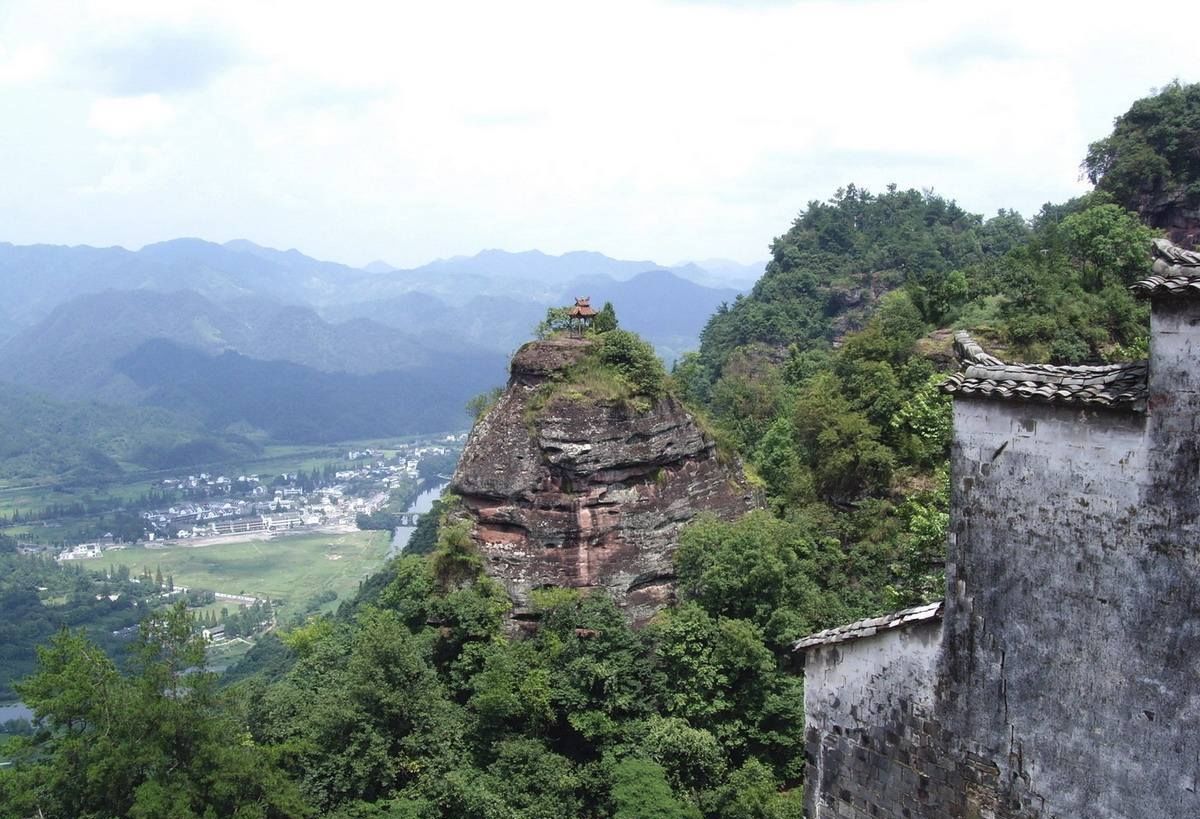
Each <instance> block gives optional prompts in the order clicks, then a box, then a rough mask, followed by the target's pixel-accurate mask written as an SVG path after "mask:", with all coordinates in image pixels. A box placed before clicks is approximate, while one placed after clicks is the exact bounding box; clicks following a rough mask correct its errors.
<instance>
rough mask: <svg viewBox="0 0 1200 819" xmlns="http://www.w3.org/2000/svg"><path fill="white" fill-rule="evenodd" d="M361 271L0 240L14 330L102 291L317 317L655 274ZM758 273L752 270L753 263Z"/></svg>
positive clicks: (469, 265)
mask: <svg viewBox="0 0 1200 819" xmlns="http://www.w3.org/2000/svg"><path fill="white" fill-rule="evenodd" d="M720 264H723V265H728V264H735V263H724V262H721V263H720ZM369 267H371V270H366V269H360V268H355V267H351V266H349V265H344V264H339V263H337V262H329V261H323V260H320V259H314V258H312V257H310V256H307V255H305V254H304V253H301V252H300V251H298V250H295V249H291V250H286V251H281V250H276V249H273V248H268V247H263V246H261V245H258V244H255V243H254V242H250V241H248V240H245V239H235V240H233V241H230V242H226V243H225V244H224V245H221V244H217V243H215V242H208V241H205V240H203V239H194V238H181V239H172V240H169V241H165V242H158V243H155V244H151V245H147V246H146V247H144V248H142V249H140V250H137V251H131V250H126V249H124V248H121V247H108V248H94V247H89V246H86V245H78V246H73V247H67V246H62V245H12V244H9V243H0V280H2V281H3V282H4V283H5V286H6V288H7V293H8V299H7V302H8V304H7V313H8V314H9V316H10V319H11V320H12V321H14V322H16V323H18V324H20V325H21V326H30V325H32V324H34V323H35V322H36V321H38V320H40V319H41V318H43V317H45V316H46V315H48V314H49V312H50V311H51V310H52V309H53V308H54V307H55V306H57V305H58V304H61V303H62V302H63V301H66V300H68V299H69V298H72V297H74V296H78V295H81V294H85V293H96V292H101V291H104V290H157V291H177V290H194V291H196V292H198V293H200V294H201V295H203V296H205V297H206V298H209V299H212V300H214V301H218V302H223V301H227V300H231V299H237V298H244V297H248V296H256V297H259V298H268V299H271V300H273V301H279V302H283V303H290V304H303V305H306V306H309V307H313V308H314V309H318V310H321V309H324V308H329V307H332V306H334V305H347V304H354V303H360V302H370V301H376V300H380V299H386V298H391V297H395V296H399V295H403V294H405V293H409V292H413V291H421V292H427V293H430V294H434V295H438V296H439V298H441V299H442V300H444V301H447V302H451V303H459V304H461V303H465V302H466V301H468V300H469V299H470V298H472V297H474V296H477V295H505V294H511V293H513V292H516V291H518V290H519V292H522V293H523V294H525V295H528V296H531V297H533V298H534V299H535V300H541V301H544V302H547V303H549V302H550V301H553V300H554V299H557V298H559V297H560V296H561V294H562V288H563V286H564V285H565V284H566V283H567V282H569V281H571V280H573V279H575V278H578V277H591V276H600V275H605V276H609V277H611V278H613V279H615V280H618V281H625V280H628V279H631V278H633V277H634V276H636V275H638V274H639V273H644V272H646V271H648V270H656V269H664V266H663V265H659V264H656V263H654V262H651V261H627V260H620V259H613V258H610V257H608V256H605V255H604V254H601V253H596V252H593V251H573V252H569V253H565V254H562V255H561V256H552V255H548V254H545V253H542V252H541V251H537V250H531V251H524V252H520V253H510V252H507V251H502V250H485V251H483V252H481V253H478V254H476V255H474V256H456V257H452V258H450V259H439V260H437V261H434V262H430V263H429V264H426V265H422V266H419V267H414V268H409V269H403V270H402V269H396V268H392V267H391V266H389V265H387V264H386V263H382V262H378V263H372V265H370V266H369ZM751 267H753V266H751ZM758 268H759V269H760V270H761V265H759V266H758ZM670 269H673V270H674V272H675V273H676V274H677V275H679V276H680V277H681V278H684V279H687V280H689V281H693V282H697V283H700V284H702V285H703V286H712V284H713V283H714V282H715V281H719V280H721V278H722V276H723V275H724V273H723V272H722V271H718V270H706V269H703V268H702V267H700V266H697V265H695V264H693V263H685V264H681V265H678V266H676V267H675V268H670ZM723 270H733V268H729V267H728V266H726V268H723ZM742 273H744V271H742ZM742 273H737V272H736V271H734V272H733V273H730V279H731V280H732V281H736V282H737V283H738V284H737V286H739V289H740V287H741V286H742V285H744V284H745V283H746V282H745V277H744V276H743V275H742Z"/></svg>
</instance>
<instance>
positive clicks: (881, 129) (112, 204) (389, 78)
mask: <svg viewBox="0 0 1200 819" xmlns="http://www.w3.org/2000/svg"><path fill="white" fill-rule="evenodd" d="M1193 1H1194V0H1193ZM1104 5H1105V4H1104V3H1088V4H1083V3H1076V2H1054V0H1040V1H1039V2H1028V3H1027V2H1019V1H1018V0H1006V2H995V3H994V2H972V3H964V2H962V0H953V2H940V1H934V2H890V1H889V0H877V1H876V2H871V0H844V1H843V2H783V0H760V1H759V2H733V1H732V0H730V1H728V2H721V0H693V1H692V2H685V0H663V2H653V1H652V0H645V1H644V2H626V1H625V0H605V2H594V0H592V2H580V3H576V2H571V0H552V2H522V0H509V2H503V3H500V2H495V0H486V1H485V2H456V1H455V0H437V2H423V3H416V2H409V1H408V0H400V1H399V2H392V3H381V2H355V1H354V0H339V2H338V3H336V4H332V3H306V2H298V1H297V0H287V2H267V1H263V2H259V1H258V0H237V1H236V2H223V0H203V2H192V1H191V0H170V2H163V0H107V1H106V2H85V1H82V0H80V1H79V2H71V3H60V2H54V0H29V2H13V1H12V0H0V116H2V122H3V127H2V128H0V180H3V181H2V183H0V241H8V242H12V243H15V244H31V243H38V242H45V243H53V244H91V245H104V246H106V245H122V246H125V247H128V248H131V249H134V248H137V247H140V246H142V245H144V244H147V243H150V242H155V241H161V240H165V239H170V238H175V237H180V236H199V237H201V238H205V239H210V240H213V241H226V240H229V239H234V238H248V239H251V240H253V241H256V242H258V243H260V244H264V245H269V246H272V247H279V248H283V249H286V248H291V247H296V248H299V249H300V250H302V251H303V252H305V253H308V254H309V255H313V256H317V257H320V258H327V259H332V260H335V261H341V262H345V263H349V264H354V265H361V264H365V263H367V262H368V261H371V260H374V259H383V260H386V261H388V262H389V263H391V264H393V265H397V266H415V265H419V264H422V263H424V262H427V261H430V260H432V259H434V258H439V257H447V256H453V255H460V254H473V253H475V252H477V251H479V250H482V249H485V248H501V249H506V250H512V251H519V250H528V249H534V248H536V249H540V250H542V251H545V252H547V253H563V252H566V251H570V250H598V251H601V252H604V253H607V254H608V255H610V256H616V257H619V258H628V259H652V260H654V261H657V262H660V263H665V264H670V263H674V262H678V261H681V260H685V259H706V258H713V257H719V258H728V259H735V260H739V261H742V262H750V261H755V260H761V259H764V258H766V257H767V255H768V248H769V246H770V242H771V240H772V238H773V237H775V236H778V235H780V234H781V233H783V232H784V231H786V230H787V228H788V226H789V225H790V223H791V221H792V220H793V219H794V218H795V217H796V215H797V214H798V213H799V212H800V211H801V210H802V209H803V208H804V206H805V205H806V203H808V202H810V201H812V200H824V199H828V198H829V197H830V196H832V195H833V194H834V193H835V192H836V190H837V189H838V188H839V187H842V186H844V185H846V184H848V183H854V184H856V185H858V186H860V187H866V188H868V189H871V190H882V189H883V188H884V186H886V185H887V184H889V183H895V184H897V185H899V186H900V187H902V188H908V187H915V188H920V189H932V190H934V191H935V192H937V193H939V194H941V195H943V196H947V197H949V198H953V199H955V200H957V201H958V203H959V204H960V205H962V206H963V207H965V208H966V209H968V210H971V211H973V212H977V213H982V214H985V215H991V214H994V213H995V212H996V210H997V209H999V208H1015V209H1017V210H1019V211H1020V212H1021V213H1023V214H1025V215H1027V216H1028V215H1031V214H1033V213H1034V212H1036V211H1037V210H1038V208H1040V207H1041V205H1042V204H1043V203H1045V202H1049V201H1054V202H1057V201H1062V200H1065V199H1067V198H1070V197H1072V196H1075V195H1078V194H1079V193H1081V192H1083V191H1086V190H1087V189H1088V185H1087V183H1086V181H1085V180H1083V179H1081V176H1080V170H1079V164H1080V161H1081V160H1082V158H1083V156H1084V153H1085V152H1086V149H1087V145H1088V143H1089V142H1091V141H1094V140H1096V139H1099V138H1101V137H1103V136H1105V135H1106V134H1107V133H1108V132H1109V130H1110V129H1111V125H1112V120H1113V118H1114V117H1116V116H1118V115H1119V114H1121V113H1122V112H1124V111H1125V110H1127V109H1128V107H1129V105H1130V104H1131V103H1132V102H1133V101H1134V100H1135V99H1137V98H1139V97H1142V96H1145V95H1147V94H1148V93H1150V92H1151V91H1152V90H1153V89H1154V88H1156V87H1160V86H1162V85H1164V84H1165V83H1167V82H1169V81H1171V80H1172V79H1175V78H1178V79H1180V80H1182V81H1184V82H1197V81H1200V49H1198V48H1191V47H1180V46H1179V45H1178V43H1177V42H1175V41H1174V40H1173V38H1170V37H1168V36H1166V34H1167V33H1169V29H1166V28H1164V26H1162V25H1159V24H1156V23H1154V21H1153V20H1151V19H1149V18H1148V17H1145V16H1138V15H1133V14H1131V13H1130V12H1129V10H1128V8H1126V7H1122V8H1125V10H1124V11H1118V7H1116V6H1115V4H1114V13H1111V14H1107V13H1103V9H1104ZM1152 16H1153V18H1154V20H1165V21H1176V22H1179V21H1184V20H1189V19H1192V18H1193V17H1194V6H1193V5H1192V2H1172V1H1171V0H1159V1H1158V2H1156V3H1154V4H1153V7H1152ZM1185 41H1186V37H1185Z"/></svg>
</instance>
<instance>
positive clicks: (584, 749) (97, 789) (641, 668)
mask: <svg viewBox="0 0 1200 819" xmlns="http://www.w3.org/2000/svg"><path fill="white" fill-rule="evenodd" d="M1192 181H1194V180H1192ZM1188 184H1191V182H1190V181H1189V183H1188ZM1150 235H1151V231H1150V230H1149V229H1147V228H1146V227H1145V226H1143V225H1142V224H1141V222H1140V221H1139V220H1138V218H1137V216H1136V215H1135V214H1133V213H1131V212H1130V211H1128V210H1126V209H1125V208H1124V207H1123V206H1122V204H1121V203H1119V202H1114V201H1112V198H1111V196H1110V195H1109V194H1107V193H1106V192H1104V191H1100V192H1097V193H1094V194H1091V195H1088V196H1085V197H1081V198H1080V199H1077V200H1074V201H1071V202H1068V203H1065V204H1062V205H1054V206H1049V205H1048V206H1046V207H1044V208H1043V209H1042V210H1041V212H1039V213H1038V214H1037V215H1036V216H1035V217H1034V218H1033V219H1031V220H1029V221H1028V222H1026V221H1025V220H1024V219H1022V218H1021V217H1020V216H1018V215H1017V214H1014V213H1010V212H1003V213H1001V214H998V215H997V216H996V217H994V218H992V219H988V220H984V219H982V218H981V217H978V216H975V215H972V214H969V213H966V212H964V211H962V210H961V209H960V208H958V207H956V206H955V205H954V204H953V203H952V202H950V201H948V200H945V199H943V198H941V197H937V196H934V195H932V194H930V193H922V192H917V191H900V190H888V191H887V192H885V193H883V194H879V195H873V194H870V193H868V192H866V191H862V190H858V189H853V190H852V189H849V188H847V189H846V190H844V191H842V192H840V193H839V194H838V195H837V196H835V198H834V199H833V200H832V201H831V202H828V203H812V204H810V205H809V206H808V207H807V208H806V209H805V210H804V211H803V212H802V213H801V214H800V217H799V218H798V219H797V220H796V223H795V224H794V225H793V226H792V228H791V229H790V230H789V231H788V232H787V233H786V234H784V235H783V236H782V237H780V238H779V239H777V240H776V242H775V243H774V246H773V259H772V262H771V264H770V266H769V268H768V270H767V272H766V273H765V275H764V277H763V279H762V280H761V281H760V282H759V284H758V285H757V286H756V287H755V289H754V291H753V292H752V293H751V294H750V295H749V296H747V297H745V298H744V299H742V300H740V301H738V302H736V303H734V304H733V305H731V306H730V307H728V308H727V309H725V310H722V311H720V312H718V314H717V315H715V316H714V317H713V318H712V320H711V321H710V323H709V325H708V327H707V328H706V331H705V334H704V339H703V344H702V346H701V349H700V351H699V352H698V353H697V354H696V355H694V356H691V357H688V358H686V359H684V360H683V361H682V362H681V363H680V364H679V366H678V367H676V369H675V373H674V375H675V379H676V382H677V383H676V384H675V385H674V388H675V389H678V390H681V391H683V392H685V393H687V395H688V396H690V400H691V401H692V402H693V403H694V404H695V405H696V406H697V407H703V408H705V409H706V410H707V412H708V414H709V416H710V423H711V424H712V427H713V429H714V432H715V433H716V434H718V435H720V436H722V437H723V439H724V441H725V444H726V445H727V446H729V447H732V448H734V449H735V450H736V451H737V452H740V453H741V454H742V455H743V456H744V457H745V458H746V459H747V460H748V461H749V463H750V464H751V466H752V467H753V468H754V469H755V470H756V471H757V473H758V474H759V476H760V477H761V481H762V485H763V488H764V491H765V492H766V495H767V498H768V500H769V501H770V506H771V508H770V509H769V510H763V511H757V512H753V513H751V514H749V515H747V516H746V517H744V518H742V519H741V520H739V521H737V522H734V523H726V522H722V521H717V520H713V519H705V520H701V521H699V522H698V523H696V524H695V525H693V526H692V527H691V528H690V529H689V530H687V531H686V533H685V534H684V535H683V536H682V538H681V541H680V544H679V549H678V551H677V554H676V571H677V576H678V590H677V591H678V597H679V600H678V602H677V605H675V606H673V607H672V608H670V609H668V610H667V611H665V612H663V613H662V614H661V615H659V616H658V617H657V618H655V620H654V621H652V622H651V623H650V624H649V625H648V626H647V627H646V628H644V629H641V630H638V631H635V630H632V629H631V628H630V627H629V625H628V624H627V623H626V622H625V620H624V618H623V617H622V616H621V615H620V613H619V612H618V610H617V609H616V608H615V606H614V605H613V603H612V601H611V600H609V599H608V598H606V597H605V596H603V595H601V594H588V595H580V594H578V593H576V592H573V591H569V590H564V589H555V588H546V589H541V590H539V592H538V593H537V595H536V598H535V599H534V601H533V602H534V606H535V608H536V614H537V618H538V619H537V627H536V629H532V630H531V633H530V634H528V635H527V636H526V637H524V638H523V639H511V638H510V637H508V636H506V635H505V633H504V631H503V626H502V623H503V620H504V615H505V612H506V611H507V609H508V607H509V605H510V603H509V601H508V600H507V598H506V595H504V594H503V593H502V592H501V590H500V588H499V586H498V585H497V583H496V582H495V581H494V580H492V579H491V578H489V577H488V576H487V575H486V573H484V572H483V570H482V565H483V563H482V558H481V557H480V555H479V554H478V553H477V552H476V551H475V549H474V548H473V546H472V543H471V540H470V538H469V536H468V533H467V532H466V530H465V528H463V527H462V526H456V525H454V524H452V523H451V522H450V517H449V516H447V517H446V518H445V519H443V521H442V522H441V525H439V527H438V531H437V534H436V539H435V542H436V547H435V548H434V550H433V551H432V553H431V554H429V555H410V556H403V557H400V558H398V559H395V560H393V561H391V562H390V563H389V564H388V565H387V566H386V567H385V569H384V570H383V571H382V572H381V573H379V574H378V575H376V576H375V577H373V578H370V579H369V580H367V581H366V582H364V584H363V586H362V589H361V591H360V593H359V594H358V596H357V597H356V598H355V599H354V600H352V601H348V602H346V603H345V604H343V606H342V607H341V608H340V609H339V611H338V613H337V614H336V615H335V616H331V617H318V618H314V619H313V620H311V621H309V622H307V623H305V624H304V625H302V626H298V627H296V628H294V629H291V630H290V631H288V632H286V633H285V634H283V635H282V637H281V640H282V643H281V644H279V643H272V644H271V646H270V648H269V650H268V649H264V651H263V653H262V655H261V656H255V654H252V655H251V658H250V662H249V665H250V666H253V667H257V668H258V669H260V671H259V673H257V674H248V675H246V676H243V677H242V678H241V679H239V681H238V682H236V683H235V684H234V685H232V686H230V687H228V688H227V689H225V690H224V691H221V692H217V691H215V690H214V689H213V687H212V685H211V679H210V678H209V677H208V676H207V675H203V674H197V675H193V676H194V679H193V678H191V677H187V676H184V675H181V674H180V673H179V668H180V667H181V665H185V664H192V663H196V662H197V661H198V657H197V656H196V654H195V653H194V647H193V646H194V644H193V643H192V642H190V641H189V639H188V635H187V634H185V633H182V631H181V630H177V629H176V627H175V623H176V621H174V620H173V619H172V617H171V615H169V614H168V615H166V616H161V617H156V618H153V619H152V620H150V621H149V624H148V625H147V626H146V627H144V629H143V632H142V636H141V637H140V639H139V640H138V652H137V654H136V656H137V658H138V659H137V661H136V662H135V663H134V664H133V665H132V667H131V668H130V669H129V670H128V672H126V673H120V672H116V671H115V670H114V669H113V668H112V667H111V665H110V664H109V663H107V662H106V660H105V659H104V658H103V657H102V656H100V655H98V653H97V652H96V651H95V649H94V648H93V647H90V646H89V645H88V644H87V643H86V642H84V641H82V640H80V639H79V638H77V637H74V636H72V635H69V634H66V633H64V634H62V635H60V636H59V637H57V638H55V641H54V643H53V644H52V645H51V646H50V647H49V648H48V649H47V650H46V651H45V652H44V653H43V656H42V661H41V664H40V666H39V669H38V671H37V673H35V674H34V675H33V676H32V677H31V678H30V680H29V681H28V682H27V683H26V684H25V686H24V687H23V688H22V689H21V693H22V696H23V697H25V699H26V700H27V701H28V702H29V704H30V705H31V706H33V707H34V708H35V709H36V711H37V712H38V714H39V716H40V717H42V718H43V719H44V720H45V722H44V723H43V725H42V727H41V729H40V730H39V731H38V733H37V734H35V735H34V736H33V737H31V738H28V739H22V740H18V742H17V744H16V746H15V749H12V750H10V751H9V753H10V754H11V755H12V756H13V757H14V759H15V762H16V764H15V765H14V766H13V767H12V768H11V769H8V770H0V813H7V814H12V815H18V816H29V815H42V816H45V817H47V819H59V818H60V817H68V816H78V815H90V816H96V817H108V816H123V815H136V816H139V817H147V819H149V818H150V817H155V818H157V817H162V818H163V819H166V817H178V816H184V817H188V816H195V817H199V816H204V815H226V814H230V813H232V811H233V810H234V806H235V805H236V806H237V807H238V808H240V810H241V811H242V814H240V815H245V816H255V817H260V816H261V817H271V816H317V815H320V816H326V817H332V818H333V819H385V817H390V819H397V817H405V818H406V819H437V818H438V817H456V819H457V818H459V817H462V818H463V819H518V818H520V819H525V817H533V818H534V819H542V817H545V818H546V819H549V818H550V817H559V816H578V817H585V818H587V819H591V818H592V817H594V818H595V819H600V818H601V817H605V818H607V817H619V819H651V818H652V817H689V819H695V818H696V817H703V818H704V819H794V818H795V819H798V817H799V816H801V815H802V799H801V792H802V776H803V766H804V758H803V741H804V737H803V727H804V715H803V713H802V708H803V692H802V683H801V678H800V676H799V675H797V674H795V673H794V671H793V670H792V669H790V668H789V667H788V663H789V659H790V656H791V651H790V646H791V642H792V641H793V640H794V639H795V638H796V637H798V636H800V635H802V634H804V633H806V632H810V631H814V630H817V629H820V628H822V627H824V626H829V625H834V624H837V623H839V622H845V621H846V620H849V619H852V618H854V617H857V616H860V615H864V614H870V613H877V612H879V611H881V610H883V609H886V608H896V607H899V606H901V605H903V604H905V603H909V602H916V601H919V600H926V599H929V598H931V597H936V596H938V595H940V594H942V593H943V580H942V578H941V576H940V574H939V568H940V567H939V560H940V559H941V556H942V555H943V554H944V551H943V548H944V538H945V528H946V522H947V507H946V503H947V499H946V494H947V492H946V489H947V480H948V479H947V475H946V469H945V465H946V452H947V446H948V443H949V438H950V424H949V418H950V414H949V403H948V399H947V397H946V396H945V395H943V394H942V393H941V392H940V391H939V390H938V388H937V383H938V381H939V379H940V377H941V376H940V375H939V373H938V370H939V369H943V370H944V369H949V368H952V367H953V366H954V363H953V362H952V361H951V359H950V355H949V350H948V346H949V337H950V331H951V330H952V329H953V328H955V327H967V328H970V329H972V330H973V331H974V332H976V333H977V334H978V335H980V336H981V337H983V338H984V339H985V340H986V341H987V342H988V344H989V345H991V346H993V347H995V348H997V349H998V350H999V349H1002V350H1003V351H1004V354H1005V355H1006V356H1008V357H1011V358H1014V359H1016V358H1022V359H1026V360H1034V361H1060V360H1071V361H1088V360H1091V361H1102V360H1119V359H1122V358H1129V357H1132V358H1136V357H1140V356H1141V355H1143V354H1144V350H1145V332H1146V311H1145V309H1144V308H1143V307H1141V306H1139V305H1138V304H1136V303H1134V302H1133V301H1132V300H1131V299H1130V298H1129V295H1128V291H1127V289H1126V286H1127V284H1128V282H1130V281H1131V280H1133V279H1135V278H1136V277H1138V276H1139V275H1141V274H1142V273H1144V272H1145V269H1146V265H1147V258H1148V256H1147V243H1148V239H1149V236H1150ZM453 503H454V501H453V499H452V498H450V499H447V500H446V503H445V504H444V505H443V509H447V508H450V507H452V505H453ZM189 652H193V653H189ZM164 692H170V694H169V695H168V694H164ZM230 737H236V738H237V742H230V741H229V738H230ZM221 741H223V743H224V744H222V743H221ZM206 811H208V812H209V813H208V814H206V813H205V812H206Z"/></svg>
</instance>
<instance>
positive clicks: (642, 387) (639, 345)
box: [597, 330, 667, 398]
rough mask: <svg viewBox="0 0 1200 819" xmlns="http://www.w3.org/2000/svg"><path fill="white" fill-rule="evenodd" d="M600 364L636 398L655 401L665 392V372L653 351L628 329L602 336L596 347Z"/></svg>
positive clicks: (613, 331)
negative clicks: (626, 384)
mask: <svg viewBox="0 0 1200 819" xmlns="http://www.w3.org/2000/svg"><path fill="white" fill-rule="evenodd" d="M597 355H598V357H599V359H600V361H601V362H602V363H603V364H605V365H606V366H608V367H611V368H613V369H614V370H616V371H617V373H618V374H620V376H621V377H622V378H624V379H625V380H626V381H627V382H628V383H629V386H630V387H632V388H633V391H634V393H635V394H636V395H643V396H645V397H647V398H658V397H659V396H661V395H662V394H663V393H664V392H665V391H666V382H667V372H666V370H665V369H663V365H662V362H661V361H659V360H658V356H657V355H655V353H654V348H653V347H651V346H650V345H649V344H648V343H647V342H645V341H643V340H642V338H641V337H640V336H638V335H637V334H635V333H631V332H629V331H628V330H612V331H611V332H608V333H605V334H604V335H603V336H602V338H601V341H600V344H599V346H598V348H597Z"/></svg>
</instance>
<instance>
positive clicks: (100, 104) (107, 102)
mask: <svg viewBox="0 0 1200 819" xmlns="http://www.w3.org/2000/svg"><path fill="white" fill-rule="evenodd" d="M174 118H175V109H174V107H173V106H172V105H171V104H170V103H169V102H166V101H165V100H164V99H163V98H162V97H160V96H159V95H158V94H142V95H140V96H136V97H104V98H101V99H98V100H96V101H95V102H93V103H92V109H91V113H89V114H88V127H89V128H94V129H95V130H97V131H100V132H101V133H102V134H104V135H106V136H109V137H113V138H115V139H123V138H126V137H131V136H136V135H138V134H141V133H143V132H146V131H156V130H161V129H163V128H165V127H166V126H167V125H169V124H170V122H171V120H172V119H174Z"/></svg>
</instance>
